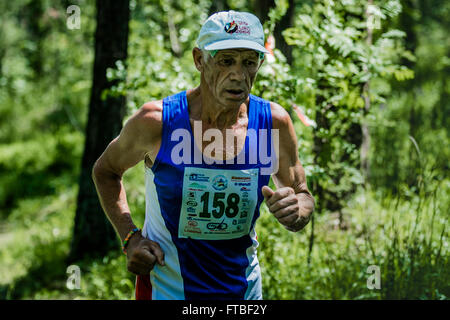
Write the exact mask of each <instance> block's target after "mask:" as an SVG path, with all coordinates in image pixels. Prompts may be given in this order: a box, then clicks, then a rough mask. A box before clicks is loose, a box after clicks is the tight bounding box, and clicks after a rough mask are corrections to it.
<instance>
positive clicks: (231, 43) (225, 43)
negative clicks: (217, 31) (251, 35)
mask: <svg viewBox="0 0 450 320" xmlns="http://www.w3.org/2000/svg"><path fill="white" fill-rule="evenodd" d="M238 48H245V49H253V50H256V51H260V52H264V53H269V51H268V50H267V49H266V48H264V47H263V46H262V45H260V44H259V43H256V42H254V41H249V40H232V39H230V40H222V41H217V42H214V43H212V44H209V45H206V46H205V50H224V49H238Z"/></svg>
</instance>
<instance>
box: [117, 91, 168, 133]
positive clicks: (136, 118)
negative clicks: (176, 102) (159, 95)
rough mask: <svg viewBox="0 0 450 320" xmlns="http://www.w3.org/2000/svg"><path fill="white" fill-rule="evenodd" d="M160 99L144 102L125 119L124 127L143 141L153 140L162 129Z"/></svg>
mask: <svg viewBox="0 0 450 320" xmlns="http://www.w3.org/2000/svg"><path fill="white" fill-rule="evenodd" d="M162 108H163V107H162V101H161V100H158V101H151V102H146V103H144V104H143V105H142V106H141V107H140V108H139V109H138V110H137V111H136V112H135V113H134V114H133V115H132V116H131V117H130V118H129V119H128V121H127V123H126V125H125V126H126V127H128V128H127V129H128V131H129V132H132V133H133V135H139V137H136V138H143V140H145V141H149V140H153V139H154V138H157V137H158V136H159V135H160V134H161V130H162V121H163V120H162Z"/></svg>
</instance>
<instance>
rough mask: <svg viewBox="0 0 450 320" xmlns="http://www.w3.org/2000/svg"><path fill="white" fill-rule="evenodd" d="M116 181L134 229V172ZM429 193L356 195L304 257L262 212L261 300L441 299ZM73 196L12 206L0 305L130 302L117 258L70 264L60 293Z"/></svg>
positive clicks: (441, 261) (444, 284)
mask: <svg viewBox="0 0 450 320" xmlns="http://www.w3.org/2000/svg"><path fill="white" fill-rule="evenodd" d="M125 180H126V182H125V185H126V186H128V195H129V196H128V199H129V202H130V207H131V209H132V212H133V213H134V214H135V217H136V223H137V225H139V226H142V224H143V218H144V206H143V203H144V197H143V190H144V189H143V183H144V179H143V168H142V167H141V166H138V167H136V168H134V169H132V170H131V171H130V172H128V173H127V175H126V177H125ZM428 189H429V190H431V191H427V192H425V191H423V190H422V191H421V193H419V194H416V193H408V192H404V193H403V194H402V195H400V196H398V197H394V196H389V195H387V196H386V195H384V196H383V195H381V194H378V193H376V192H374V191H371V190H363V189H361V190H359V191H358V193H356V194H355V196H354V197H353V198H352V200H351V201H350V202H349V203H348V205H347V207H346V208H345V211H344V212H343V216H344V224H343V225H344V228H340V227H339V225H338V220H337V219H338V217H337V216H336V215H334V214H332V213H327V214H316V215H315V220H314V239H315V240H314V245H313V247H312V251H311V252H309V241H310V235H311V232H312V224H311V223H310V224H309V225H308V226H307V227H306V228H305V229H304V230H303V231H301V232H299V233H290V232H288V231H286V230H285V229H284V228H283V227H282V226H281V225H279V224H278V222H277V221H276V220H275V219H274V218H273V217H272V216H271V214H270V213H269V212H268V211H267V210H266V208H265V206H264V205H263V207H262V212H261V218H260V219H259V220H258V223H257V233H258V241H259V243H260V246H259V248H258V249H259V253H258V254H259V260H260V263H261V269H262V276H263V294H264V298H265V299H448V298H449V296H450V287H449V284H450V273H449V270H450V265H449V252H448V250H449V245H448V231H447V230H446V224H447V220H448V212H449V200H448V199H447V196H446V195H447V194H449V191H450V190H449V189H450V181H447V180H446V181H442V182H441V183H440V184H436V185H435V186H434V187H433V188H432V187H429V188H428ZM76 191H77V190H76V188H75V187H72V188H67V189H62V190H60V191H59V192H58V193H55V194H54V195H51V196H43V197H36V198H32V199H24V200H20V201H19V202H18V205H17V207H16V208H15V209H14V210H12V212H11V213H10V214H9V215H8V217H7V219H6V220H4V222H3V224H2V227H1V229H0V230H2V232H1V233H0V261H1V264H0V274H1V277H0V298H1V299H132V298H133V294H134V292H133V290H134V276H133V275H132V274H130V273H128V272H127V271H126V260H125V256H124V255H123V254H121V253H120V251H119V250H117V252H111V253H110V255H108V256H106V257H101V258H99V259H98V260H95V261H80V262H78V263H77V265H78V266H79V267H80V269H81V289H80V290H69V289H68V288H67V287H66V281H67V279H68V277H69V275H68V274H67V273H66V270H67V267H68V265H67V263H66V262H65V259H66V256H67V254H68V251H69V246H70V239H71V233H72V227H73V217H74V212H75V200H76ZM341 225H342V224H341ZM309 255H310V261H309V263H308V256H309ZM372 265H375V266H377V267H378V268H379V270H380V280H381V288H380V289H372V290H371V289H368V287H367V282H368V279H369V277H370V276H372V273H368V272H367V271H368V267H369V266H372Z"/></svg>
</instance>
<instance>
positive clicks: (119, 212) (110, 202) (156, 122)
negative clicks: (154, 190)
mask: <svg viewBox="0 0 450 320" xmlns="http://www.w3.org/2000/svg"><path fill="white" fill-rule="evenodd" d="M161 132H162V106H161V102H160V101H157V102H151V103H146V104H144V105H143V106H142V107H141V108H140V109H139V110H138V111H137V112H136V113H135V114H134V115H133V116H132V117H131V118H130V119H129V120H128V121H127V123H126V124H125V126H124V127H123V129H122V131H121V132H120V135H119V136H118V137H117V138H115V139H114V140H113V141H111V143H110V144H109V145H108V147H107V148H106V149H105V151H104V152H103V154H102V155H101V156H100V157H99V158H98V160H97V161H96V163H95V165H94V167H93V170H92V178H93V180H94V183H95V186H96V188H97V193H98V196H99V199H100V203H101V205H102V207H103V210H104V211H105V213H106V215H107V217H108V219H109V220H110V221H111V224H112V225H113V226H114V228H115V230H116V232H117V233H118V235H119V237H120V239H121V241H123V240H124V239H125V237H126V235H127V234H128V233H129V232H130V231H131V230H132V229H133V228H135V227H136V226H135V225H134V223H133V221H132V219H131V215H130V209H129V207H128V202H127V198H126V193H125V188H124V186H123V183H122V176H123V174H124V172H125V171H126V170H127V169H129V168H131V167H133V166H135V165H136V164H137V163H139V162H140V161H141V160H144V158H145V157H146V156H148V157H149V158H150V160H152V161H154V159H155V157H156V154H157V152H158V150H159V146H160V144H161ZM127 256H128V270H129V271H131V272H133V273H135V274H148V272H150V270H151V269H152V268H153V265H154V263H155V261H158V263H160V264H163V259H164V253H163V252H162V250H161V248H160V247H159V245H158V244H157V243H156V242H153V241H150V240H148V239H145V238H144V237H142V235H141V234H136V235H134V236H133V237H132V238H131V240H130V241H129V244H128V247H127Z"/></svg>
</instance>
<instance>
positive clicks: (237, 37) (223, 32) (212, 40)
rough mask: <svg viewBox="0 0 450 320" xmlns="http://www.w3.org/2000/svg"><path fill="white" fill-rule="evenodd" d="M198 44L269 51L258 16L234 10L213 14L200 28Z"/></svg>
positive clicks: (207, 48)
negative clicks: (265, 44) (265, 45)
mask: <svg viewBox="0 0 450 320" xmlns="http://www.w3.org/2000/svg"><path fill="white" fill-rule="evenodd" d="M197 45H198V47H199V48H200V49H205V50H223V49H234V48H246V49H253V50H256V51H259V52H263V53H268V52H269V51H268V50H267V49H266V48H265V47H264V30H263V27H262V25H261V22H260V21H259V19H258V17H256V16H255V15H253V14H251V13H248V12H236V11H233V10H230V11H222V12H217V13H214V14H213V15H211V16H210V17H209V18H208V19H207V20H206V21H205V23H204V24H203V26H202V28H201V29H200V34H199V36H198V38H197Z"/></svg>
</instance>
